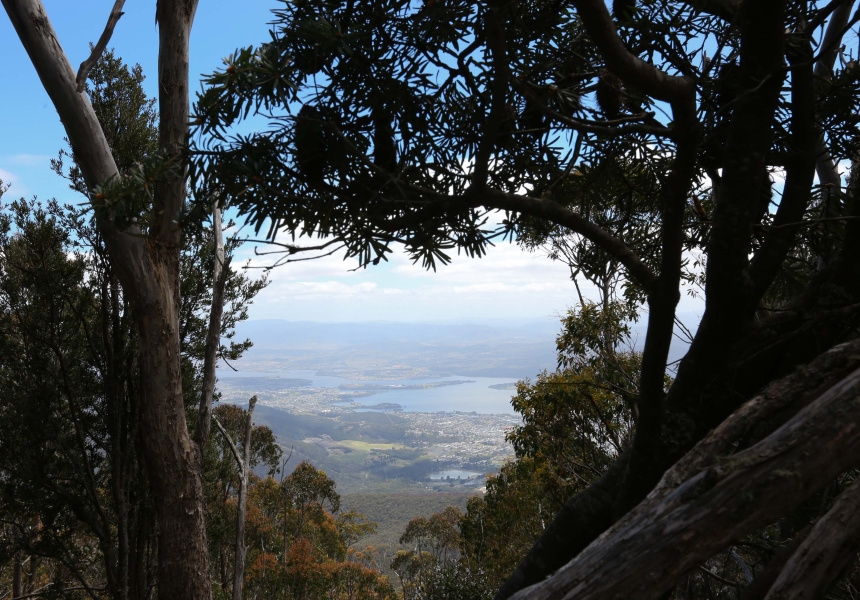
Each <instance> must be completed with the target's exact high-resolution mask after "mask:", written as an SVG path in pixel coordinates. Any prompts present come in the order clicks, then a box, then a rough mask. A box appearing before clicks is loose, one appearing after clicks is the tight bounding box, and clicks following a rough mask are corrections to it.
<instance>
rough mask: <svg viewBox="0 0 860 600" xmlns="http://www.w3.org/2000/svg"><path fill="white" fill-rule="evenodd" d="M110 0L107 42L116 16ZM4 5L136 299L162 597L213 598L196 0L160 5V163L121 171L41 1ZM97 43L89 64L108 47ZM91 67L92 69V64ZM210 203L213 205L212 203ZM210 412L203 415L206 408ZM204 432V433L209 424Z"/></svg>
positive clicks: (166, 0) (14, 0)
mask: <svg viewBox="0 0 860 600" xmlns="http://www.w3.org/2000/svg"><path fill="white" fill-rule="evenodd" d="M122 5H123V1H122V0H118V1H117V2H116V3H115V6H114V10H113V12H112V14H111V17H110V19H109V21H108V26H107V28H106V31H105V34H104V35H103V36H102V40H100V42H106V41H107V39H109V37H110V33H111V32H112V30H113V27H114V25H115V24H116V21H117V20H118V19H119V18H120V16H121V12H120V11H121V8H122ZM3 6H4V8H5V9H6V13H7V15H8V16H9V18H10V20H11V22H12V24H13V25H14V27H15V30H16V32H17V34H18V37H19V38H20V40H21V42H22V44H23V45H24V48H25V49H26V51H27V53H28V55H29V56H30V59H31V61H32V62H33V65H34V66H35V68H36V71H37V72H38V74H39V77H40V79H41V81H42V84H43V85H44V86H45V90H46V91H47V92H48V95H49V96H50V98H51V101H52V102H53V104H54V107H55V108H56V110H57V112H58V113H59V115H60V119H61V120H62V122H63V125H64V127H65V129H66V133H67V135H68V139H69V142H70V144H71V146H72V148H73V149H74V155H75V160H76V162H77V164H78V166H79V167H80V171H81V175H82V178H83V181H84V183H85V185H86V189H87V194H88V197H89V199H90V204H91V206H92V207H93V209H94V211H95V214H96V222H97V227H98V230H99V233H100V235H101V236H102V238H103V240H104V244H105V247H106V248H107V254H108V255H109V257H110V259H111V264H112V266H113V268H114V269H115V270H116V273H117V276H118V278H119V280H120V282H121V284H122V287H123V292H124V294H125V295H126V297H127V298H128V299H129V303H130V305H131V308H132V313H133V316H134V321H135V324H136V327H137V333H138V336H139V338H138V340H139V346H138V349H139V361H140V369H141V379H140V381H141V389H140V395H141V404H140V409H141V420H140V427H141V437H142V441H143V450H144V454H145V457H146V460H145V463H146V466H147V471H148V475H149V482H150V486H151V488H152V491H153V497H154V499H155V511H156V513H157V517H158V522H159V539H158V552H159V561H158V570H159V576H158V581H159V595H160V596H161V597H162V598H189V599H193V598H203V599H208V598H211V589H210V582H209V561H208V553H207V547H206V532H205V524H204V519H203V515H204V498H203V489H202V484H201V463H202V453H203V452H202V449H203V446H204V445H205V441H206V440H205V439H197V440H196V443H195V441H193V440H192V439H191V437H190V435H189V429H188V426H187V421H186V414H185V406H184V402H183V390H182V376H181V364H180V363H181V347H180V346H181V339H180V337H181V336H180V324H179V298H180V295H179V286H180V248H181V240H182V224H183V223H184V222H185V221H186V218H187V216H188V210H187V206H186V198H185V191H186V181H185V168H184V165H183V164H182V157H183V151H182V148H183V146H184V143H185V139H186V135H187V131H188V123H187V117H188V114H189V99H188V39H189V35H190V32H191V26H192V22H193V18H194V13H195V9H196V6H197V2H196V0H160V1H159V2H157V3H156V22H157V23H158V27H159V62H158V65H159V72H158V90H159V102H158V110H159V125H158V126H159V139H158V153H157V158H154V159H153V160H152V161H148V162H145V163H144V164H142V165H141V166H140V168H138V169H136V170H135V171H134V172H133V173H121V172H120V170H119V168H118V166H117V163H116V160H115V159H114V157H113V155H112V154H111V148H110V145H109V143H108V141H107V139H106V137H105V134H104V130H103V129H102V126H101V125H100V123H99V122H98V119H97V117H96V114H95V112H94V110H93V106H92V104H91V103H90V100H89V98H88V96H87V94H85V93H84V92H83V79H85V76H86V68H85V69H82V71H81V73H80V74H79V77H77V81H76V75H75V72H74V71H73V69H72V67H71V65H70V64H69V62H68V59H67V58H66V56H65V54H64V52H63V50H62V46H61V44H60V43H59V41H58V40H57V37H56V35H55V33H54V31H53V28H52V27H51V24H50V20H49V19H48V15H47V13H46V12H45V9H44V7H43V6H42V3H41V2H40V1H39V0H4V2H3ZM104 45H105V44H104V43H100V44H98V45H97V46H96V49H95V50H94V55H95V56H94V57H91V58H95V57H97V56H98V54H99V53H100V51H101V50H103V49H104ZM90 62H91V61H86V63H85V64H86V65H87V66H88V65H89V63H90ZM205 204H206V205H207V207H208V206H211V199H208V200H207V201H206V203H205ZM204 408H205V407H204ZM202 412H203V414H206V415H207V416H208V410H204V411H202ZM205 425H206V427H203V428H202V429H200V430H201V431H208V423H206V424H205Z"/></svg>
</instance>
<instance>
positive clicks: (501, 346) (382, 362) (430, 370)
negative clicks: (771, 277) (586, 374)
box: [222, 315, 698, 379]
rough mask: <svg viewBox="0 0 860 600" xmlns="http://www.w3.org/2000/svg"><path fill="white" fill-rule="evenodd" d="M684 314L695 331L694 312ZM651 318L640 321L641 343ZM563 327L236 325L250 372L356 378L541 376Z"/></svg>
mask: <svg viewBox="0 0 860 600" xmlns="http://www.w3.org/2000/svg"><path fill="white" fill-rule="evenodd" d="M679 318H680V320H681V321H682V322H683V323H684V324H685V325H686V326H687V327H688V328H690V329H691V330H693V331H695V327H696V324H697V322H698V319H697V318H696V317H695V315H679ZM646 319H647V318H646ZM646 319H643V321H641V322H640V323H638V324H636V325H635V326H634V328H633V342H634V346H636V347H637V349H640V350H641V344H642V343H643V342H644V339H645V328H646V326H647V320H646ZM559 329H560V323H559V322H558V321H555V320H550V319H545V320H535V321H524V322H521V323H512V324H504V323H486V324H472V323H393V322H363V323H318V322H311V321H286V320H279V319H266V320H253V321H246V322H244V323H241V324H240V325H239V327H238V329H237V338H239V339H243V338H246V337H247V338H250V339H251V340H252V341H253V342H254V347H253V348H252V349H251V350H250V351H249V352H248V353H247V354H246V356H245V358H244V359H243V360H242V361H240V362H239V363H238V365H237V366H238V367H240V368H242V369H243V371H246V372H247V371H255V372H272V371H296V370H313V371H318V372H321V373H325V374H336V375H340V376H345V377H351V378H356V379H365V378H374V377H377V378H379V379H398V378H400V379H409V378H416V377H422V376H427V377H435V376H441V375H463V376H467V377H510V378H512V379H522V378H526V377H528V378H534V377H535V376H536V375H537V374H538V373H540V372H541V371H542V370H544V369H546V370H549V371H552V370H554V369H555V367H556V348H555V338H556V335H557V334H558V332H559ZM678 333H679V336H678V337H677V338H676V339H675V340H674V341H673V345H672V352H671V353H670V357H669V358H670V361H672V360H677V359H678V358H680V357H681V356H683V354H684V353H685V352H686V348H687V342H686V341H685V340H683V339H682V337H683V335H681V334H680V332H678ZM222 374H224V375H227V373H226V372H223V371H222Z"/></svg>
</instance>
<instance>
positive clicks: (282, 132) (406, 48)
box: [194, 0, 860, 598]
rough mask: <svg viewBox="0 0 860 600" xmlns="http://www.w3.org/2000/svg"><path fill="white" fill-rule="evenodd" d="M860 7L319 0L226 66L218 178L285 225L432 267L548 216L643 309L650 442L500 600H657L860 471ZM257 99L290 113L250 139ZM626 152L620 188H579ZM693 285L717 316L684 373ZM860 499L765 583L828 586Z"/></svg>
mask: <svg viewBox="0 0 860 600" xmlns="http://www.w3.org/2000/svg"><path fill="white" fill-rule="evenodd" d="M852 8H853V3H852V2H851V1H849V0H835V1H834V2H830V3H827V4H819V3H815V2H792V3H788V2H785V1H784V0H728V1H722V0H721V1H719V2H716V1H714V2H712V1H710V0H704V1H697V2H687V1H684V0H643V1H641V2H639V3H636V2H622V1H620V0H619V1H618V2H616V3H615V5H614V7H613V12H614V15H613V14H611V13H610V11H609V9H608V8H607V7H606V5H605V4H604V3H603V2H601V1H599V0H557V1H547V2H521V3H514V2H504V1H495V0H493V1H488V2H482V3H472V2H464V1H458V0H444V1H443V0H438V1H436V0H426V1H425V2H423V3H420V4H419V3H414V2H408V1H406V0H379V1H374V2H353V1H351V0H344V1H337V0H297V1H296V2H292V3H284V4H283V5H282V6H280V7H279V8H278V9H276V10H275V11H274V12H275V17H274V21H273V28H272V31H271V36H270V38H269V39H267V40H266V41H265V42H263V43H261V44H260V45H259V46H257V47H250V48H245V49H241V50H239V51H237V52H235V53H234V54H232V55H230V56H229V57H228V58H227V59H226V61H225V65H224V68H223V69H222V70H220V71H219V72H217V73H214V74H212V75H211V76H210V77H209V79H208V86H207V87H206V89H205V90H204V91H203V93H202V94H201V95H200V96H199V98H198V100H197V103H196V105H195V110H194V122H195V124H196V126H197V127H198V130H199V132H201V133H202V134H204V135H205V136H207V137H204V138H202V139H203V140H206V141H201V142H200V143H199V144H198V146H199V147H198V148H197V149H195V150H194V152H196V156H197V157H198V160H197V164H196V166H195V171H196V176H197V177H201V178H202V177H204V176H206V177H209V178H212V179H215V180H217V181H219V182H220V184H221V185H222V186H223V187H224V188H225V189H229V190H231V193H233V194H234V195H235V196H236V200H235V202H236V204H237V205H238V206H239V207H240V208H241V210H243V211H244V212H245V213H246V214H247V216H248V218H249V220H250V221H251V222H252V223H254V224H255V225H256V227H257V228H258V229H260V228H265V229H264V231H267V232H268V234H269V235H272V234H273V233H274V232H276V231H283V230H287V231H291V232H293V234H294V235H295V236H300V235H308V236H322V237H324V238H325V239H326V241H325V242H323V243H322V244H321V245H324V244H328V245H329V246H327V247H330V246H331V245H332V244H338V243H339V244H342V246H343V247H344V248H345V250H346V253H347V254H349V255H354V256H357V257H359V259H360V260H361V261H362V262H363V263H364V264H370V263H374V262H378V261H379V260H383V259H385V257H386V256H387V255H388V254H389V253H390V252H391V251H392V249H393V247H394V246H395V245H398V244H402V245H404V246H405V248H406V250H407V251H408V252H410V253H411V254H412V255H413V256H414V257H415V258H416V260H421V261H422V262H423V264H425V265H426V266H430V267H434V266H435V265H436V264H437V263H438V262H440V261H441V262H447V261H448V260H449V259H450V253H451V252H452V251H458V252H465V253H466V254H471V255H481V254H483V253H484V252H485V251H486V249H487V246H488V244H490V243H491V242H492V241H493V240H494V239H495V238H496V237H497V236H504V235H508V234H514V235H516V234H518V233H523V234H525V232H526V231H527V230H526V229H523V228H524V227H526V226H528V227H534V226H535V222H537V223H538V224H540V223H544V229H548V230H550V231H558V232H559V234H563V235H565V236H566V237H567V239H569V240H570V243H569V247H570V248H572V249H573V250H574V251H575V252H574V253H573V255H575V256H576V257H580V258H582V257H584V260H585V262H584V263H583V264H584V266H586V267H591V268H593V270H594V272H595V273H597V272H598V271H599V270H598V269H596V268H594V267H596V265H595V264H594V263H593V262H592V259H591V258H588V253H589V252H592V255H595V253H597V254H599V255H600V256H601V257H603V258H600V260H601V261H603V260H605V258H606V257H608V258H609V259H610V260H611V262H612V263H614V264H616V265H618V268H619V269H620V270H621V272H623V274H624V284H625V285H626V286H629V288H630V290H631V292H632V295H633V296H634V297H638V298H640V299H641V300H642V301H643V302H644V306H645V307H647V315H648V317H647V318H648V324H647V333H646V337H645V340H644V346H643V350H642V357H641V366H640V367H639V373H638V377H636V380H637V386H638V387H637V390H636V402H635V404H636V407H637V409H638V417H637V419H636V425H635V431H634V433H633V435H632V440H631V441H630V443H628V444H627V445H626V446H625V447H624V449H623V451H622V452H620V453H619V454H618V457H617V459H616V460H615V461H614V463H613V464H612V465H610V466H609V467H608V469H607V470H606V471H605V473H604V474H603V475H602V476H601V477H599V478H597V479H596V480H595V481H594V482H593V483H592V484H591V485H589V486H588V487H586V488H585V489H584V490H582V491H580V492H578V493H577V494H575V495H574V496H572V497H570V498H568V499H567V500H566V502H565V503H564V505H563V506H562V508H561V510H560V511H559V513H558V514H557V515H556V517H555V519H554V520H553V521H552V523H550V524H548V525H547V527H546V530H545V531H544V533H543V535H542V537H541V538H540V539H539V540H538V541H537V543H536V544H535V546H534V547H533V549H532V551H531V552H530V553H529V554H528V555H527V556H526V558H525V559H524V560H523V562H522V563H521V564H520V565H519V567H518V568H517V569H516V571H515V572H514V573H513V574H512V575H511V577H510V578H509V580H508V581H507V583H506V584H505V585H504V586H503V587H502V589H501V590H500V591H499V595H498V597H499V598H507V597H510V596H512V595H517V597H529V598H561V597H573V596H576V597H608V596H613V597H628V596H631V595H638V596H642V597H660V596H662V595H663V594H664V593H666V592H667V591H668V590H670V589H671V588H672V586H673V585H675V583H676V582H677V581H678V580H679V579H680V578H681V577H682V576H683V574H684V573H686V572H687V571H688V570H690V569H691V568H694V567H696V566H697V565H701V564H702V563H703V562H704V561H705V560H707V558H708V557H710V556H711V555H713V554H715V553H717V552H719V551H720V550H723V549H725V548H726V547H727V545H728V544H729V542H730V540H732V539H735V538H738V537H741V536H743V535H746V534H748V533H750V532H753V531H755V530H757V529H758V528H761V527H763V526H765V525H767V524H768V523H771V522H773V521H774V520H776V519H778V518H780V517H781V516H782V515H785V514H786V513H787V512H789V511H790V510H791V509H792V508H793V507H795V506H797V505H798V504H799V503H801V502H802V501H803V500H804V499H805V498H807V497H809V495H811V494H813V493H814V492H815V491H816V490H819V489H821V488H822V487H823V486H825V485H826V484H827V483H828V482H830V481H832V480H834V478H836V477H837V476H839V475H840V473H842V472H844V471H846V470H847V469H850V468H851V467H854V466H857V465H858V463H860V450H858V448H860V446H858V445H857V439H856V435H857V434H856V432H855V430H854V427H853V425H851V423H852V422H853V420H854V419H855V418H856V416H857V415H856V411H857V405H856V401H855V399H856V397H857V393H858V387H857V386H858V382H860V371H858V370H857V368H858V366H860V364H858V359H857V353H856V350H857V342H856V341H852V340H854V338H855V337H856V328H857V325H858V317H860V311H858V299H860V283H858V282H860V273H858V269H860V261H858V260H857V258H858V249H860V247H858V244H860V235H858V234H860V231H858V227H860V219H858V217H860V212H858V211H860V201H858V199H857V197H856V193H855V186H854V184H853V183H851V182H848V183H843V181H842V178H841V177H840V173H839V165H843V166H844V165H846V164H853V161H854V159H855V156H856V151H857V143H858V138H857V130H856V124H857V118H858V117H857V114H858V110H857V109H858V104H860V78H858V74H860V71H858V70H857V67H856V64H857V63H856V51H855V50H846V48H845V47H844V42H843V39H845V40H846V41H847V40H848V39H850V38H849V37H847V34H848V32H849V31H850V29H851V27H852V26H853V25H854V23H855V20H853V19H856V17H852V16H851V15H852ZM251 112H255V113H258V114H263V115H268V116H269V117H270V118H271V126H270V127H269V128H268V129H267V130H266V131H260V132H257V133H253V134H242V135H238V134H235V133H233V132H232V129H231V128H232V127H233V126H234V125H236V124H237V123H238V122H239V121H241V120H242V118H243V117H244V116H246V115H248V114H249V113H251ZM611 165H616V167H615V172H616V173H618V172H620V173H621V175H623V176H624V177H623V178H622V180H621V181H619V180H618V179H617V178H615V177H612V178H608V179H607V178H600V177H590V178H588V177H586V178H583V177H582V175H583V174H586V175H587V174H589V173H600V172H601V171H603V172H608V171H607V169H609V167H610V166H611ZM816 173H817V175H818V181H816V179H815V176H816ZM624 186H627V187H628V192H627V193H626V195H625V194H623V193H622V194H619V190H620V189H621V190H623V187H624ZM625 200H626V202H625ZM496 223H499V225H498V226H497V225H496ZM284 246H285V247H284V251H285V258H286V260H289V259H290V255H291V253H293V252H295V251H296V249H297V246H296V245H295V244H294V243H290V244H285V245H284ZM693 255H695V256H697V257H698V259H699V260H700V263H701V265H702V266H701V267H699V271H697V270H696V267H695V265H692V264H691V263H690V262H689V258H690V256H693ZM603 264H606V263H605V262H604V263H603ZM696 278H698V279H699V280H700V283H701V281H702V280H703V282H704V283H703V285H704V288H703V291H702V295H703V302H704V307H705V308H704V314H703V318H702V320H701V324H700V326H699V328H698V330H697V332H696V334H695V337H694V339H693V341H692V344H691V346H690V348H689V351H688V352H687V354H686V356H685V357H684V358H683V360H681V362H680V363H679V365H678V368H677V374H676V377H675V378H674V380H673V381H672V382H671V385H669V386H668V388H667V386H666V379H665V374H666V368H667V357H668V352H669V346H670V342H671V340H672V335H673V325H674V320H675V311H676V307H677V304H678V301H679V298H680V294H681V283H682V281H684V280H685V279H696ZM787 281H788V282H791V283H792V285H786V282H787ZM798 367H802V370H801V371H797V372H795V369H797V368H798ZM712 430H713V431H712ZM820 448H826V449H827V451H826V452H823V453H822V452H820V451H819V449H820ZM673 465H674V466H673ZM857 493H858V492H857V491H856V486H853V487H850V488H848V489H847V490H846V492H845V493H844V495H843V496H841V497H840V499H839V500H837V501H836V502H835V504H834V507H833V509H832V512H828V513H827V514H826V515H825V516H823V517H822V518H821V519H820V520H819V521H818V526H817V527H816V528H814V529H812V530H811V533H809V535H808V536H807V537H805V539H803V541H802V542H799V544H800V545H799V546H798V547H797V549H796V552H794V554H793V556H792V554H791V552H789V553H788V554H789V556H792V557H791V558H790V559H785V560H787V561H788V562H786V563H784V565H783V564H781V563H778V562H777V563H774V564H773V566H772V570H775V572H776V573H778V574H779V576H778V577H777V576H776V575H774V577H773V578H772V579H770V580H768V581H767V583H766V584H765V589H768V588H770V589H771V590H772V593H773V594H783V593H788V592H787V591H786V590H793V592H792V593H794V594H799V593H801V591H812V590H820V589H822V588H823V587H824V586H826V585H827V583H828V582H829V581H830V580H831V579H832V578H833V577H834V576H835V574H836V573H838V572H839V571H840V569H841V566H842V565H843V564H844V561H846V560H848V559H849V558H850V557H851V556H852V555H851V552H850V550H848V549H850V548H852V547H853V543H854V542H853V541H852V540H854V539H856V538H855V537H853V536H855V535H856V531H858V529H857V527H858V525H857V523H855V521H853V520H852V521H851V524H850V526H848V527H837V526H836V523H838V522H839V519H841V518H842V516H841V515H843V514H844V513H843V512H842V511H844V510H845V507H848V506H856V495H857ZM601 534H602V535H601ZM598 536H600V537H598ZM828 536H836V537H837V538H838V539H839V540H840V543H842V541H841V540H844V546H840V547H841V548H842V550H839V551H836V550H835V549H834V548H835V546H834V544H828V543H827V537H828ZM812 555H814V556H815V557H816V558H815V559H814V560H813V559H809V558H805V557H809V556H812ZM563 566H564V567H565V568H564V569H561V570H558V569H559V568H560V567H563ZM783 566H784V568H783ZM553 574H554V575H553ZM550 575H552V576H551V577H549V576H550ZM780 597H783V596H780Z"/></svg>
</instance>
